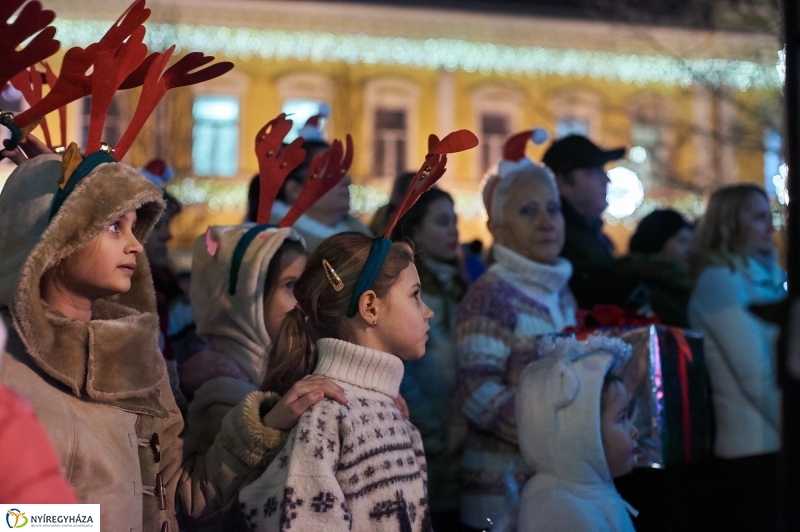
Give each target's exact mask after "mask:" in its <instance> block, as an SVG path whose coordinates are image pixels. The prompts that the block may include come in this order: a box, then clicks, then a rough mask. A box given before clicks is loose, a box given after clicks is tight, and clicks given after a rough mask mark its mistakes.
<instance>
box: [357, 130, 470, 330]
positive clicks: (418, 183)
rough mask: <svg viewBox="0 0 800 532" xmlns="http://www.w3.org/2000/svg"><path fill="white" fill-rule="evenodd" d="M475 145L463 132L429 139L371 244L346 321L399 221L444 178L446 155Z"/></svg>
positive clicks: (385, 252) (378, 268) (374, 276)
mask: <svg viewBox="0 0 800 532" xmlns="http://www.w3.org/2000/svg"><path fill="white" fill-rule="evenodd" d="M477 145H478V137H476V136H475V134H474V133H472V132H471V131H468V130H466V129H462V130H460V131H455V132H453V133H450V134H449V135H447V136H446V137H445V138H443V139H442V140H439V138H438V137H437V136H436V135H431V136H430V137H428V155H427V156H426V157H425V162H424V163H423V164H422V167H421V168H420V169H419V172H417V175H416V176H414V179H413V180H412V181H411V185H410V186H409V187H408V191H406V195H405V196H404V197H403V201H402V202H401V203H400V207H399V208H398V209H397V212H395V214H394V216H393V217H392V219H391V221H390V222H389V225H388V226H387V227H386V232H385V233H384V234H383V236H379V237H377V238H375V241H374V242H373V243H372V248H371V249H370V251H369V256H368V257H367V261H366V262H365V263H364V268H362V270H361V273H360V274H359V276H358V280H357V281H356V286H355V288H354V289H353V295H352V296H351V297H350V304H349V305H348V306H347V317H348V318H352V317H353V316H355V315H356V312H357V310H358V300H359V298H360V297H361V295H362V294H363V293H364V292H366V291H367V290H369V289H371V288H372V285H373V284H375V279H377V277H378V273H380V271H381V268H382V267H383V263H384V262H385V261H386V255H388V253H389V248H391V246H392V240H391V239H390V238H389V236H390V235H391V234H392V230H393V229H394V226H395V225H396V224H397V222H398V220H400V218H402V217H403V215H404V214H405V213H406V212H408V210H409V209H410V208H411V207H412V206H413V205H414V204H415V203H416V202H417V200H418V199H419V197H420V196H422V194H423V193H424V192H426V191H427V190H429V189H430V188H431V187H432V186H433V185H434V184H435V183H436V181H438V180H439V178H440V177H442V175H444V172H445V165H446V164H447V154H448V153H456V152H460V151H465V150H470V149H472V148H474V147H475V146H477Z"/></svg>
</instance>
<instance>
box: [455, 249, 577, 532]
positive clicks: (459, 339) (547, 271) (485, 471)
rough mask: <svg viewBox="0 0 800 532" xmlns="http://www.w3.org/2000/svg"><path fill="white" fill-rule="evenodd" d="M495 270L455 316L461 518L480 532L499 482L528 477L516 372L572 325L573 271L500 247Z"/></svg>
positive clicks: (499, 506) (501, 497)
mask: <svg viewBox="0 0 800 532" xmlns="http://www.w3.org/2000/svg"><path fill="white" fill-rule="evenodd" d="M493 249H494V256H495V259H496V262H495V264H493V265H492V267H491V268H489V270H488V271H487V272H486V273H485V274H484V275H483V276H482V277H481V278H480V279H478V280H477V281H475V283H473V284H472V285H471V286H470V288H469V290H468V291H467V295H466V296H465V297H464V299H463V300H462V302H461V305H460V306H459V310H458V326H457V329H456V345H457V349H458V381H459V393H460V395H461V396H462V397H463V401H464V403H463V407H462V410H463V412H464V414H465V415H466V416H467V419H468V420H469V422H470V432H469V436H468V438H467V442H466V446H465V450H464V456H463V460H462V468H461V472H462V473H461V476H462V492H461V493H462V494H461V520H462V521H463V522H464V523H465V524H467V525H469V526H472V527H475V528H484V527H485V526H486V525H487V519H490V520H491V521H496V520H497V519H498V518H499V517H500V516H501V515H502V513H503V510H504V507H505V486H506V482H505V477H506V474H507V473H509V472H511V473H512V474H513V475H514V477H515V478H516V480H517V482H518V483H519V484H520V485H522V484H524V482H525V481H527V479H528V478H529V477H530V475H531V473H532V471H531V470H530V469H529V468H528V467H527V466H526V465H525V463H524V461H523V460H522V457H521V456H520V453H519V447H518V445H517V422H516V418H515V411H514V396H515V393H516V388H517V383H518V382H519V376H520V373H521V372H522V370H523V368H525V366H527V365H528V364H529V363H530V362H532V361H534V360H535V359H536V358H537V347H536V344H537V341H536V337H537V336H538V335H542V334H548V333H554V332H560V331H562V330H563V329H564V328H565V327H569V326H572V325H575V309H576V305H575V300H574V298H573V297H572V293H571V292H570V290H569V286H568V284H567V283H568V282H569V278H570V275H571V274H572V266H571V265H570V263H569V261H567V260H566V259H559V260H558V262H557V263H556V264H554V265H548V264H542V263H538V262H534V261H531V260H528V259H526V258H524V257H522V256H521V255H519V254H517V253H515V252H514V251H512V250H510V249H508V248H506V247H503V246H501V245H499V244H495V246H494V248H493Z"/></svg>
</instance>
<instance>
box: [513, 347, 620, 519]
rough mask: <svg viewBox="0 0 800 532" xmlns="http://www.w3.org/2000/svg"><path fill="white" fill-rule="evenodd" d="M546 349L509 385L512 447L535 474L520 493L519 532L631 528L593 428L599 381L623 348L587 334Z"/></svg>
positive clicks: (597, 410)
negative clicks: (512, 390)
mask: <svg viewBox="0 0 800 532" xmlns="http://www.w3.org/2000/svg"><path fill="white" fill-rule="evenodd" d="M551 350H552V355H553V356H549V357H546V358H543V359H540V360H537V361H536V362H533V363H531V364H530V365H529V366H528V367H527V368H525V370H524V371H523V372H522V375H521V377H520V383H519V388H518V390H517V397H516V415H517V425H518V430H519V445H520V450H521V451H522V456H523V458H524V459H525V462H526V463H527V464H528V465H529V466H531V467H532V468H533V470H534V471H535V472H536V473H535V475H534V476H533V478H532V479H531V480H530V481H529V482H528V484H527V485H526V486H525V490H524V491H523V494H522V501H521V508H520V531H521V532H538V531H545V530H547V531H548V532H550V531H554V530H558V531H560V530H571V531H572V532H577V531H582V530H600V529H602V530H609V529H610V530H618V531H622V530H631V531H632V530H633V525H632V524H631V522H630V518H629V517H628V516H627V510H626V503H625V502H624V501H623V500H622V498H621V497H620V496H619V494H618V493H617V492H616V489H615V488H614V484H613V479H612V478H611V474H610V473H609V470H608V464H607V463H606V459H605V452H604V451H603V442H602V437H601V428H600V397H601V392H602V388H603V380H604V378H605V375H606V373H608V371H609V369H610V368H611V367H612V366H614V365H615V364H617V363H618V362H619V361H621V360H622V359H623V358H625V357H627V356H629V355H630V346H628V345H627V344H625V343H624V342H622V341H621V340H619V339H612V338H605V337H599V336H592V337H590V338H589V339H588V340H586V341H584V342H580V341H577V340H575V339H574V338H562V339H559V340H556V341H555V342H554V343H553V345H552V346H551ZM570 516H571V517H572V518H575V520H574V521H570V520H568V519H566V518H567V517H570ZM576 516H577V517H576ZM578 517H580V519H578ZM568 523H569V524H568ZM602 523H607V524H605V525H604V526H601V525H602ZM609 527H610V528H609Z"/></svg>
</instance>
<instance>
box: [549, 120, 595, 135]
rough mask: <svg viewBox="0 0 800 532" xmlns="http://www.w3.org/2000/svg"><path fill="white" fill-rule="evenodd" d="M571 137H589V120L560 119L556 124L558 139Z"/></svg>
mask: <svg viewBox="0 0 800 532" xmlns="http://www.w3.org/2000/svg"><path fill="white" fill-rule="evenodd" d="M570 135H583V136H584V137H587V136H589V120H588V119H586V118H560V119H558V122H556V139H560V138H564V137H568V136H570Z"/></svg>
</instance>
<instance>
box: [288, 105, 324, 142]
mask: <svg viewBox="0 0 800 532" xmlns="http://www.w3.org/2000/svg"><path fill="white" fill-rule="evenodd" d="M322 103H323V102H321V101H319V100H305V99H292V100H286V101H285V102H283V108H282V109H281V112H283V113H286V117H287V118H288V119H289V120H291V121H292V129H291V131H289V133H288V134H287V135H286V138H285V139H284V142H292V141H293V140H294V139H296V138H297V134H298V132H299V131H300V129H301V128H302V127H303V126H304V125H305V123H306V121H307V120H308V119H309V118H311V117H312V116H315V115H317V114H319V108H320V104H322ZM327 123H328V119H327V118H323V119H322V120H321V122H320V128H319V129H320V131H321V132H322V137H323V138H325V137H326V135H325V126H326V125H327Z"/></svg>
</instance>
